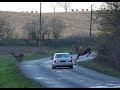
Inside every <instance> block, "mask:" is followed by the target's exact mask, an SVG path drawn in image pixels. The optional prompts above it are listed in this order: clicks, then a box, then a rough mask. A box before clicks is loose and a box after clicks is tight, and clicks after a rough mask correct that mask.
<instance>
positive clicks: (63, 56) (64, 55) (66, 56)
mask: <svg viewBox="0 0 120 90" xmlns="http://www.w3.org/2000/svg"><path fill="white" fill-rule="evenodd" d="M68 57H69V54H56V55H55V58H68Z"/></svg>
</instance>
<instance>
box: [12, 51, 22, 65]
mask: <svg viewBox="0 0 120 90" xmlns="http://www.w3.org/2000/svg"><path fill="white" fill-rule="evenodd" d="M10 54H12V55H13V56H14V57H15V58H16V61H17V62H18V63H20V62H21V63H22V60H23V57H24V54H23V53H18V54H16V53H15V51H14V49H11V52H10Z"/></svg>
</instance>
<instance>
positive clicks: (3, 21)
mask: <svg viewBox="0 0 120 90" xmlns="http://www.w3.org/2000/svg"><path fill="white" fill-rule="evenodd" d="M0 14H1V16H0V38H12V37H13V30H14V28H12V27H11V26H10V17H11V15H12V14H6V15H4V14H2V13H0Z"/></svg>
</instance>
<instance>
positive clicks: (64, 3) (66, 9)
mask: <svg viewBox="0 0 120 90" xmlns="http://www.w3.org/2000/svg"><path fill="white" fill-rule="evenodd" d="M57 4H58V5H60V6H61V7H63V8H64V9H65V11H66V13H67V12H68V9H69V8H70V2H57Z"/></svg>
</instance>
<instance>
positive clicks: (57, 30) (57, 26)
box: [50, 17, 65, 39]
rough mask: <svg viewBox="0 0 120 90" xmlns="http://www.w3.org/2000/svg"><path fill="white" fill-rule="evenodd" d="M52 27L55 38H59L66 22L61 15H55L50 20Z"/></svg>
mask: <svg viewBox="0 0 120 90" xmlns="http://www.w3.org/2000/svg"><path fill="white" fill-rule="evenodd" d="M50 27H51V28H52V30H53V37H54V39H59V38H60V37H61V36H62V31H63V29H64V28H65V23H64V22H63V20H62V19H61V18H60V17H54V18H52V19H51V20H50Z"/></svg>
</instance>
